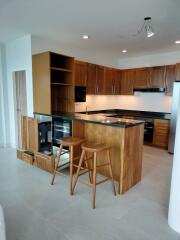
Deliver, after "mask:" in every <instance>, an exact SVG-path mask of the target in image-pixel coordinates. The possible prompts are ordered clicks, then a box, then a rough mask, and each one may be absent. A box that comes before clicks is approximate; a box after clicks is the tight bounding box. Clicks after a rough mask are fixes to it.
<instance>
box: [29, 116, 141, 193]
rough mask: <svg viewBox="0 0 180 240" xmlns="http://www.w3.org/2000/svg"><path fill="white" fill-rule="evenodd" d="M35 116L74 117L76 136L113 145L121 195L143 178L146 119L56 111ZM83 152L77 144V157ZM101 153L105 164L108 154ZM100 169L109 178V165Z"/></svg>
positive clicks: (99, 161) (112, 153)
mask: <svg viewBox="0 0 180 240" xmlns="http://www.w3.org/2000/svg"><path fill="white" fill-rule="evenodd" d="M34 115H35V117H37V118H38V119H39V120H42V119H43V116H49V117H51V120H52V118H62V119H65V120H72V136H73V137H80V138H84V139H86V140H87V141H90V142H98V143H103V144H106V145H107V146H110V147H111V158H112V169H113V174H114V179H115V180H116V181H117V182H118V184H119V188H118V192H119V194H123V193H125V192H127V191H128V190H129V189H130V188H132V187H133V186H134V185H135V184H137V183H138V182H139V181H141V175H142V174H141V173H142V152H143V139H144V121H139V120H131V119H124V118H114V117H108V115H106V116H104V115H103V114H80V113H57V114H52V115H50V114H42V113H34ZM41 115H42V116H41ZM45 118H46V117H45ZM51 120H50V121H51ZM62 128H63V126H62ZM62 136H63V135H62ZM80 154H81V148H80V146H76V147H75V149H74V158H75V159H79V157H80ZM99 155H100V156H99ZM99 155H98V164H99V165H101V164H102V165H104V164H105V163H106V158H107V153H106V152H102V153H100V154H99ZM77 157H78V158H77ZM97 171H98V173H100V174H102V175H104V176H107V177H109V171H107V168H106V167H103V168H98V170H97Z"/></svg>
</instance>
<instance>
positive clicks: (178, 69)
mask: <svg viewBox="0 0 180 240" xmlns="http://www.w3.org/2000/svg"><path fill="white" fill-rule="evenodd" d="M176 81H180V63H176Z"/></svg>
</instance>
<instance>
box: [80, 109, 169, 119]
mask: <svg viewBox="0 0 180 240" xmlns="http://www.w3.org/2000/svg"><path fill="white" fill-rule="evenodd" d="M81 113H83V114H85V113H86V112H81ZM88 114H103V115H106V116H111V117H115V116H121V117H124V118H125V117H126V116H133V117H135V118H136V119H143V120H144V119H164V120H170V119H171V114H170V113H164V112H149V111H138V110H124V109H107V110H97V111H89V112H88Z"/></svg>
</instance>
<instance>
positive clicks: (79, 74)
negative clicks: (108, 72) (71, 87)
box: [75, 60, 87, 86]
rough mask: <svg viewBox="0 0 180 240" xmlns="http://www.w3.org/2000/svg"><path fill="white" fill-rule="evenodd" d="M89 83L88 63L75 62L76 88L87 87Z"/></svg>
mask: <svg viewBox="0 0 180 240" xmlns="http://www.w3.org/2000/svg"><path fill="white" fill-rule="evenodd" d="M86 82H87V63H86V62H82V61H78V60H76V61H75V86H86Z"/></svg>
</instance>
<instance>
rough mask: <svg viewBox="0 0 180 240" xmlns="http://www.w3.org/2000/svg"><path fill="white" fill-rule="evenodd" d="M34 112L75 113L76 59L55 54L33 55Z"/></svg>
mask: <svg viewBox="0 0 180 240" xmlns="http://www.w3.org/2000/svg"><path fill="white" fill-rule="evenodd" d="M33 87H34V110H35V111H36V112H41V113H46V114H51V113H53V112H60V111H61V112H74V58H72V57H69V56H65V55H61V54H58V53H53V52H45V53H40V54H36V55H33Z"/></svg>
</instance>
